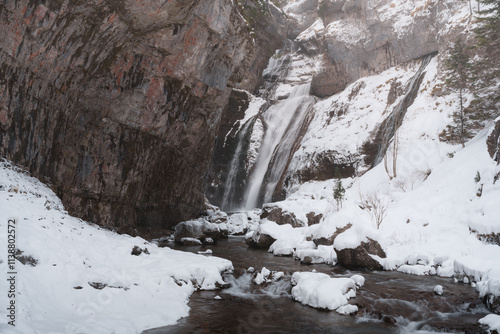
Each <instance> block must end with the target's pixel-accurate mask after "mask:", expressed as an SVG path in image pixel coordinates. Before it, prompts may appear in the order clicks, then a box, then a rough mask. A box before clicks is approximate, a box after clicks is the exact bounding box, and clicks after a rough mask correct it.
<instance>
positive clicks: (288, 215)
mask: <svg viewBox="0 0 500 334" xmlns="http://www.w3.org/2000/svg"><path fill="white" fill-rule="evenodd" d="M265 218H267V219H268V220H270V221H273V222H275V223H276V224H278V225H284V224H289V225H291V226H292V227H302V226H304V225H305V224H304V222H302V221H301V220H299V219H297V217H295V214H294V213H293V212H289V211H287V210H283V209H282V208H281V207H280V206H278V205H277V204H275V203H270V204H264V206H263V207H262V213H261V214H260V219H265Z"/></svg>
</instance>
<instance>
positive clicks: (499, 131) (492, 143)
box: [486, 120, 500, 164]
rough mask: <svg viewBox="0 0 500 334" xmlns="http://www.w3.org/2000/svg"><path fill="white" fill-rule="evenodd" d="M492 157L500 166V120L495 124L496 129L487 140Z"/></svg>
mask: <svg viewBox="0 0 500 334" xmlns="http://www.w3.org/2000/svg"><path fill="white" fill-rule="evenodd" d="M486 144H487V146H488V153H489V154H490V157H491V158H492V159H493V160H495V161H496V162H497V163H499V164H500V120H498V121H497V122H496V123H495V128H494V129H493V131H492V132H491V134H490V135H489V136H488V139H487V140H486Z"/></svg>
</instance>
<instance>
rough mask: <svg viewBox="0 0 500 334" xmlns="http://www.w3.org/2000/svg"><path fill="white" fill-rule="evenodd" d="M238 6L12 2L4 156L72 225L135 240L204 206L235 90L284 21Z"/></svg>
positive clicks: (1, 24)
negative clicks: (58, 203)
mask: <svg viewBox="0 0 500 334" xmlns="http://www.w3.org/2000/svg"><path fill="white" fill-rule="evenodd" d="M278 19H279V18H277V19H276V20H271V19H269V20H268V22H258V24H254V25H255V30H257V31H262V33H259V34H258V37H255V32H252V31H253V29H254V28H253V27H251V26H250V25H249V23H248V22H247V21H246V20H245V18H243V17H242V16H241V14H240V12H239V9H238V8H237V7H236V6H235V5H234V4H233V3H232V2H231V1H229V0H228V1H189V2H186V1H169V2H166V3H164V2H161V1H156V2H155V1H153V2H147V3H142V2H141V3H139V2H136V1H91V2H86V1H80V2H75V1H55V0H54V1H52V0H48V1H29V0H27V1H4V2H2V3H1V4H0V32H1V34H2V36H3V38H2V42H1V43H0V58H1V61H0V63H1V67H0V123H1V124H0V129H1V131H0V143H1V145H0V146H1V149H0V150H1V155H2V156H3V157H4V158H7V159H10V160H12V161H14V162H15V163H17V164H19V165H20V166H23V167H25V168H26V169H28V170H29V171H30V172H32V173H33V175H36V176H37V177H39V178H41V179H43V180H44V181H45V182H47V183H49V184H51V185H52V187H53V189H54V190H55V191H56V192H57V193H58V194H59V196H60V197H61V198H62V200H63V202H64V204H65V205H66V207H67V208H68V209H69V211H70V212H72V213H73V214H75V215H77V216H80V217H82V218H84V219H86V220H89V221H93V222H96V223H98V224H101V225H103V226H108V227H110V228H116V229H118V230H122V231H128V232H129V233H134V229H141V228H142V230H143V232H146V231H147V229H148V228H152V227H156V228H168V227H171V226H172V225H173V224H175V223H178V222H179V221H182V220H186V219H188V218H192V217H195V216H197V215H198V214H199V213H200V212H202V211H203V210H204V208H205V206H204V205H205V200H204V195H203V189H204V186H203V182H204V179H203V177H204V175H205V173H206V170H207V167H208V163H209V160H210V157H211V153H212V151H213V144H214V140H215V137H216V133H217V130H218V129H219V127H220V126H219V123H220V119H221V114H222V111H223V110H224V109H225V108H227V105H228V100H229V97H230V95H231V89H233V88H234V89H246V90H250V91H252V90H254V89H255V87H256V86H257V85H258V83H259V82H260V80H261V79H260V76H261V73H262V70H263V68H264V67H265V65H266V64H267V59H268V58H269V56H270V55H271V54H272V52H274V49H275V48H277V47H279V45H280V39H279V31H280V29H281V28H280V23H279V22H278Z"/></svg>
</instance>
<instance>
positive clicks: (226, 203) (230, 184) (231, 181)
mask: <svg viewBox="0 0 500 334" xmlns="http://www.w3.org/2000/svg"><path fill="white" fill-rule="evenodd" d="M252 124H253V119H250V120H249V121H247V122H246V123H245V125H244V126H243V129H241V131H240V133H239V134H238V146H237V147H236V151H235V152H234V155H233V158H232V160H231V164H230V165H229V173H228V175H227V180H226V188H225V189H224V195H223V196H222V203H221V208H222V209H223V210H230V209H232V208H234V207H235V206H236V205H238V204H239V203H234V193H235V190H236V181H237V176H238V171H239V166H240V160H241V159H242V153H244V152H243V148H244V138H245V137H246V135H247V133H248V130H249V129H250V128H251V126H250V125H252Z"/></svg>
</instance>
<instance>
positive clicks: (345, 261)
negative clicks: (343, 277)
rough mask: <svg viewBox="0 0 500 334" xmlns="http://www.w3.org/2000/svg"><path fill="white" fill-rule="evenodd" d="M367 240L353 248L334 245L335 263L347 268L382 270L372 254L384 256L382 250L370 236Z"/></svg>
mask: <svg viewBox="0 0 500 334" xmlns="http://www.w3.org/2000/svg"><path fill="white" fill-rule="evenodd" d="M367 240H368V241H366V242H365V241H362V242H361V243H360V244H359V245H358V246H356V247H354V248H350V247H346V248H341V247H339V246H338V245H337V246H336V247H335V246H334V247H335V252H336V253H337V263H338V264H340V265H341V266H344V267H346V268H349V269H367V270H383V269H384V268H383V267H382V264H380V262H379V261H378V260H376V258H374V257H373V255H375V256H377V257H380V258H385V257H386V255H385V252H384V250H383V249H382V247H381V246H380V244H379V243H378V242H377V241H376V240H373V239H370V238H367Z"/></svg>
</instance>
